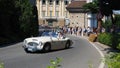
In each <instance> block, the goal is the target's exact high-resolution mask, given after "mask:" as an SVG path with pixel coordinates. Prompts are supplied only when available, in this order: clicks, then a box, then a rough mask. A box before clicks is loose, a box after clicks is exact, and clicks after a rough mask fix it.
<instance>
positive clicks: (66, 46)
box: [65, 41, 70, 49]
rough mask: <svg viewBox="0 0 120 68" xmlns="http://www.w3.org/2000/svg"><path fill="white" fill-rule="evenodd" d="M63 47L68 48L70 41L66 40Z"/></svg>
mask: <svg viewBox="0 0 120 68" xmlns="http://www.w3.org/2000/svg"><path fill="white" fill-rule="evenodd" d="M65 48H66V49H68V48H70V41H67V43H66V45H65Z"/></svg>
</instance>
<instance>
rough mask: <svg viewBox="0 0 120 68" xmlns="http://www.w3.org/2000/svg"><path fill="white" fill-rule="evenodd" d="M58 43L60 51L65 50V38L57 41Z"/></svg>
mask: <svg viewBox="0 0 120 68" xmlns="http://www.w3.org/2000/svg"><path fill="white" fill-rule="evenodd" d="M59 43H60V45H59V47H60V49H61V48H65V45H66V39H65V38H60V39H59Z"/></svg>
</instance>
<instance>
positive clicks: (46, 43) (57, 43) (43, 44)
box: [23, 32, 73, 52]
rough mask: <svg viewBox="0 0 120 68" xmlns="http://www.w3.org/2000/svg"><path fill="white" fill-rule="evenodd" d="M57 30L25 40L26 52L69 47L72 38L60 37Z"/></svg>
mask: <svg viewBox="0 0 120 68" xmlns="http://www.w3.org/2000/svg"><path fill="white" fill-rule="evenodd" d="M58 35H59V33H57V32H44V33H43V34H42V36H40V37H31V38H26V39H25V40H24V42H23V48H24V50H25V51H26V52H36V51H43V52H48V51H50V50H57V49H63V48H69V47H70V46H71V45H72V43H73V42H72V40H71V39H70V38H68V37H64V36H62V37H58Z"/></svg>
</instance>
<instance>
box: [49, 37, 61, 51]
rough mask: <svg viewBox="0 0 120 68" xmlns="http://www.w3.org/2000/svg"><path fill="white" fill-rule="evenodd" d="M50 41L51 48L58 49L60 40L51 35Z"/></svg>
mask: <svg viewBox="0 0 120 68" xmlns="http://www.w3.org/2000/svg"><path fill="white" fill-rule="evenodd" d="M51 40H52V41H51V42H52V45H51V46H52V47H51V48H52V49H60V40H59V39H58V38H57V37H52V38H51Z"/></svg>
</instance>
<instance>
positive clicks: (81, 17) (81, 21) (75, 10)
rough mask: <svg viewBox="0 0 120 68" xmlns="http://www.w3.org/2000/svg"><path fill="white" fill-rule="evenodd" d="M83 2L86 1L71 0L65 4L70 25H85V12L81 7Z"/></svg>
mask: <svg viewBox="0 0 120 68" xmlns="http://www.w3.org/2000/svg"><path fill="white" fill-rule="evenodd" d="M84 4H86V1H73V2H71V3H70V4H69V5H68V6H67V10H68V11H69V14H70V16H69V19H70V25H69V26H70V27H82V28H84V27H87V25H88V23H87V12H86V11H84V9H83V5H84Z"/></svg>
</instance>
